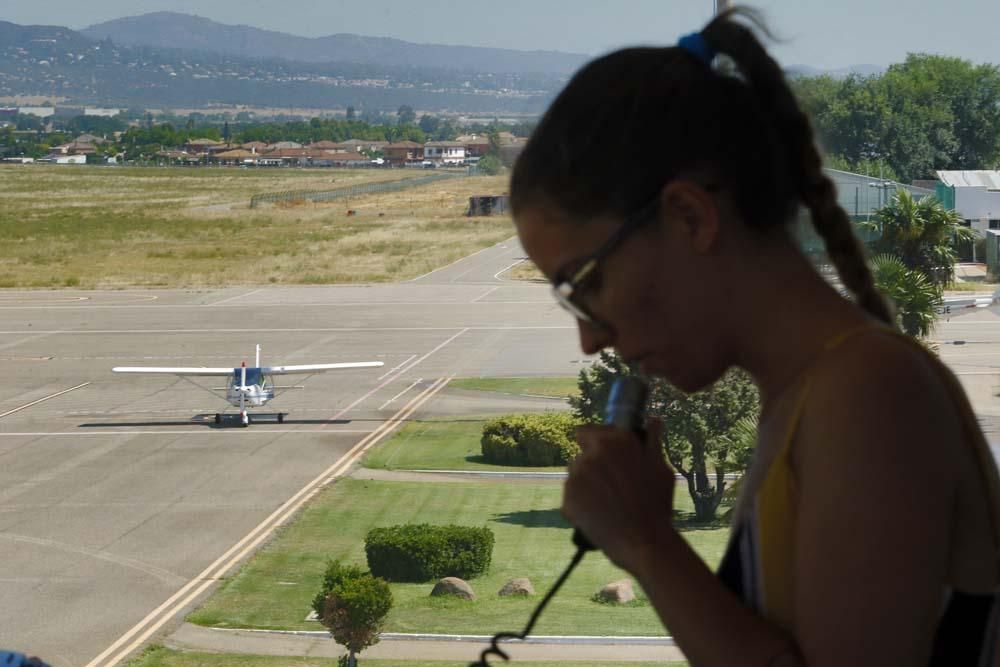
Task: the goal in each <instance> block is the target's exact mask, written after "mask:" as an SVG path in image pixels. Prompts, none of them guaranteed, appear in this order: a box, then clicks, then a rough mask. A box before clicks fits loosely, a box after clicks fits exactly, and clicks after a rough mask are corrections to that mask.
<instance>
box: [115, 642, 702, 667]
mask: <svg viewBox="0 0 1000 667" xmlns="http://www.w3.org/2000/svg"><path fill="white" fill-rule="evenodd" d="M358 663H359V664H362V665H374V666H375V667H468V664H469V663H468V662H423V661H418V660H414V661H410V660H373V659H371V658H365V657H364V653H361V654H359V656H358ZM336 664H337V661H336V660H334V659H324V658H292V657H283V656H263V655H226V654H221V655H220V654H214V653H186V652H180V651H172V650H170V649H166V648H162V647H155V648H152V649H149V650H147V651H146V652H145V653H143V654H142V655H141V656H139V657H138V658H136V659H134V660H131V661H130V662H129V663H128V665H127V667H285V666H286V665H287V666H289V667H336ZM496 664H504V663H503V662H502V661H500V662H499V663H496ZM591 664H592V663H582V662H558V663H540V662H518V663H517V665H519V667H546V665H550V666H551V665H558V667H590V666H591ZM600 665H601V667H653V666H654V665H656V666H657V667H685V666H686V665H687V663H686V662H671V663H659V662H657V663H653V662H602V663H600Z"/></svg>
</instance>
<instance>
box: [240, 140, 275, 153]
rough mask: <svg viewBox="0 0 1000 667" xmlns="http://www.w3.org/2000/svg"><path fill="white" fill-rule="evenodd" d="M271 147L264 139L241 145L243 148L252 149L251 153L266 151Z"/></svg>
mask: <svg viewBox="0 0 1000 667" xmlns="http://www.w3.org/2000/svg"><path fill="white" fill-rule="evenodd" d="M270 147H271V145H270V144H266V143H264V142H263V141H250V142H247V143H245V144H243V145H242V146H241V148H243V150H247V151H250V152H251V153H264V152H266V151H267V150H268V149H269V148H270Z"/></svg>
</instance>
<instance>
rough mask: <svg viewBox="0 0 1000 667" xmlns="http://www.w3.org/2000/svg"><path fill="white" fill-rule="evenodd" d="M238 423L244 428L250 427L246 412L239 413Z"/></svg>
mask: <svg viewBox="0 0 1000 667" xmlns="http://www.w3.org/2000/svg"><path fill="white" fill-rule="evenodd" d="M240 423H241V424H242V425H243V426H244V427H246V426H249V425H250V415H248V414H247V413H246V412H242V413H240Z"/></svg>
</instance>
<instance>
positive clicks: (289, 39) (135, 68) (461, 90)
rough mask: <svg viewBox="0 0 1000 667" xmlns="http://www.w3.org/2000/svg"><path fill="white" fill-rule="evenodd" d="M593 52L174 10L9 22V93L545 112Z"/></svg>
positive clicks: (173, 103) (4, 64) (198, 104)
mask: <svg viewBox="0 0 1000 667" xmlns="http://www.w3.org/2000/svg"><path fill="white" fill-rule="evenodd" d="M588 57H589V56H585V55H582V54H571V53H559V52H555V51H514V50H510V49H492V48H480V47H471V46H443V45H429V44H414V43H411V42H405V41H402V40H398V39H386V38H379V37H363V36H360V35H331V36H329V37H319V38H306V37H296V36H294V35H287V34H283V33H279V32H274V31H269V30H261V29H259V28H253V27H249V26H231V25H224V24H221V23H216V22H214V21H209V20H207V19H204V18H200V17H197V16H190V15H186V14H176V13H170V12H157V13H153V14H145V15H143V16H136V17H130V18H123V19H117V20H114V21H109V22H106V23H101V24H99V25H95V26H91V27H89V28H86V29H85V30H83V31H80V32H77V31H74V30H70V29H69V28H64V27H60V26H21V25H17V24H14V23H8V22H5V21H0V96H16V95H34V96H42V97H50V98H66V99H67V100H68V104H69V105H75V106H81V105H93V106H112V107H146V108H150V107H152V108H157V107H167V108H177V107H190V108H207V107H219V106H225V107H232V106H237V105H246V106H253V107H271V108H274V107H277V108H292V107H295V108H311V109H344V108H346V107H348V106H353V107H355V108H356V109H357V110H359V111H365V110H368V111H382V112H388V113H395V111H396V110H397V109H398V108H399V107H400V106H402V105H408V106H410V107H412V108H414V109H417V110H421V111H435V112H459V113H504V112H510V113H527V114H539V113H541V112H542V111H543V110H544V109H545V107H546V106H547V105H548V103H549V101H550V100H551V99H552V98H553V97H554V96H555V94H556V93H557V92H558V91H559V90H560V89H561V88H562V86H563V85H565V83H566V81H567V80H568V78H569V76H570V74H571V73H572V72H573V71H575V70H576V69H577V68H579V67H580V66H581V65H582V64H583V63H584V62H586V61H587V59H588ZM791 70H792V71H794V72H795V73H798V74H801V75H806V76H811V75H815V74H818V73H824V72H821V71H820V70H815V69H813V68H808V67H805V66H800V67H796V68H791ZM851 71H856V72H858V73H862V74H869V73H872V72H877V71H879V68H875V67H874V66H870V65H868V66H858V67H857V68H851ZM828 73H830V74H833V75H835V76H836V75H838V73H836V72H828Z"/></svg>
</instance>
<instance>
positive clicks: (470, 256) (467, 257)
mask: <svg viewBox="0 0 1000 667" xmlns="http://www.w3.org/2000/svg"><path fill="white" fill-rule="evenodd" d="M516 238H517V237H516V236H512V237H510V238H509V239H507V240H506V241H501V242H500V243H498V244H496V245H494V246H490V247H489V248H483V249H482V250H477V251H476V252H474V253H472V254H471V255H467V256H465V257H462V258H459V259H456V260H455V261H454V262H452V263H451V264H446V265H445V266H442V267H440V268H437V269H434V270H433V271H428V272H427V273H425V274H424V275H422V276H417V277H416V278H410V279H409V280H407V281H406V282H408V283H412V282H416V281H418V280H420V279H421V278H426V277H427V276H432V275H434V274H435V273H437V272H438V271H444V270H445V269H447V268H448V267H449V266H455V265H456V264H458V263H459V262H464V261H465V260H467V259H470V258H472V257H475V256H476V255H478V254H480V253H483V252H486V251H487V250H492V249H493V248H500V249H501V250H506V249H507V246H506V245H504V244H505V243H510V242H511V241H513V240H514V239H516Z"/></svg>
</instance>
